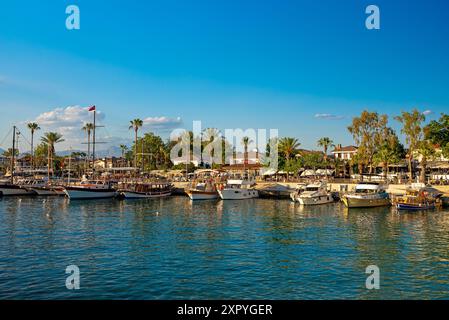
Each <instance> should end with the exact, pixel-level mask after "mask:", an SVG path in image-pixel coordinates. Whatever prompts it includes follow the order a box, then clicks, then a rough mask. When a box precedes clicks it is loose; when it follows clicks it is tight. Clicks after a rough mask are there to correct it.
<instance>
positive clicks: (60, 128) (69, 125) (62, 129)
mask: <svg viewBox="0 0 449 320" xmlns="http://www.w3.org/2000/svg"><path fill="white" fill-rule="evenodd" d="M104 118H105V114H104V113H102V112H100V111H97V120H98V121H101V120H103V119H104ZM31 121H32V122H36V123H38V124H39V126H40V127H41V129H42V130H40V133H43V132H48V131H55V132H58V133H60V134H62V135H63V137H64V139H65V142H63V143H61V146H60V148H68V147H74V148H80V147H81V148H84V147H83V146H82V143H83V142H85V140H86V133H85V132H84V131H83V130H82V127H83V126H84V125H85V124H86V123H88V122H93V114H92V112H89V111H88V107H80V106H68V107H64V108H55V109H53V110H51V111H47V112H44V113H41V114H40V115H38V116H37V117H36V118H35V119H33V120H31ZM28 122H30V121H25V122H24V124H25V123H28Z"/></svg>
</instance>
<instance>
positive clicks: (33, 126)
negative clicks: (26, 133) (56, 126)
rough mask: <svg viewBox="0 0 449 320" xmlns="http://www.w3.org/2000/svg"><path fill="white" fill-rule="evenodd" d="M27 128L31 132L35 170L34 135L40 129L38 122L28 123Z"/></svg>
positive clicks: (32, 166)
mask: <svg viewBox="0 0 449 320" xmlns="http://www.w3.org/2000/svg"><path fill="white" fill-rule="evenodd" d="M27 127H28V129H30V131H31V168H34V133H35V132H36V131H37V130H40V127H39V125H38V124H37V123H36V122H30V123H28V124H27Z"/></svg>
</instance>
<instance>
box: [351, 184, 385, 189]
mask: <svg viewBox="0 0 449 320" xmlns="http://www.w3.org/2000/svg"><path fill="white" fill-rule="evenodd" d="M355 189H356V190H378V189H380V184H379V183H359V184H357V185H356V186H355Z"/></svg>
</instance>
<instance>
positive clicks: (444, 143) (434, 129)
mask: <svg viewBox="0 0 449 320" xmlns="http://www.w3.org/2000/svg"><path fill="white" fill-rule="evenodd" d="M424 137H425V139H429V140H430V141H431V142H432V143H433V144H434V145H437V146H440V148H441V150H442V153H443V155H444V156H445V157H446V158H449V115H447V114H444V113H442V114H441V116H440V118H439V119H438V120H432V121H431V122H430V123H429V124H428V125H427V126H425V127H424Z"/></svg>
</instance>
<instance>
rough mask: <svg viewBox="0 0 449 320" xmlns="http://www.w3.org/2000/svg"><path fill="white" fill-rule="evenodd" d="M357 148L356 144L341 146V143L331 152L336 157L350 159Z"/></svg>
mask: <svg viewBox="0 0 449 320" xmlns="http://www.w3.org/2000/svg"><path fill="white" fill-rule="evenodd" d="M357 150H358V148H357V147H356V146H345V147H342V145H341V144H338V145H337V146H336V147H335V149H334V150H332V154H333V156H334V157H335V158H336V159H340V160H345V161H350V160H351V159H352V158H353V157H354V155H355V154H356V153H357Z"/></svg>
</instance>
